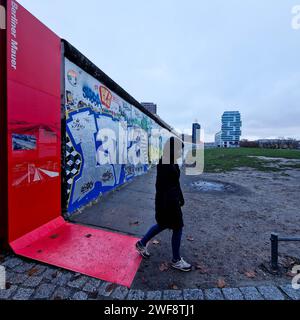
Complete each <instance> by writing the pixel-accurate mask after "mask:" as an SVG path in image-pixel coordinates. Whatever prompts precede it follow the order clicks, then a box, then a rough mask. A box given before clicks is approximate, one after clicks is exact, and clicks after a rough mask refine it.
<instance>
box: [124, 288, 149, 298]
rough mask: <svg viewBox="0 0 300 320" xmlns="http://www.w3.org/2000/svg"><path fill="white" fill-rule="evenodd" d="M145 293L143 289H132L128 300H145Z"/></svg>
mask: <svg viewBox="0 0 300 320" xmlns="http://www.w3.org/2000/svg"><path fill="white" fill-rule="evenodd" d="M144 297H145V293H144V292H143V291H141V290H130V291H129V293H128V296H127V300H144Z"/></svg>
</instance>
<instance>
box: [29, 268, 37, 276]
mask: <svg viewBox="0 0 300 320" xmlns="http://www.w3.org/2000/svg"><path fill="white" fill-rule="evenodd" d="M38 272H39V270H38V269H37V268H32V269H30V270H29V271H28V272H27V274H28V275H29V277H32V276H33V275H34V274H36V273H38Z"/></svg>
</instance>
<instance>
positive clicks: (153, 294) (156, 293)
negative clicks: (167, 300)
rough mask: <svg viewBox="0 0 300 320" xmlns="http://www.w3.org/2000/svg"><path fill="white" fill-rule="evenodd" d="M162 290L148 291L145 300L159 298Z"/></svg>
mask: <svg viewBox="0 0 300 320" xmlns="http://www.w3.org/2000/svg"><path fill="white" fill-rule="evenodd" d="M161 298H162V292H161V291H148V292H147V296H146V300H161Z"/></svg>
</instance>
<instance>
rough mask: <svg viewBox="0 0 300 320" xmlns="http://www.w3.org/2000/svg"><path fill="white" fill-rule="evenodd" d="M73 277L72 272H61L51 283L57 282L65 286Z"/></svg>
mask: <svg viewBox="0 0 300 320" xmlns="http://www.w3.org/2000/svg"><path fill="white" fill-rule="evenodd" d="M72 277H73V274H72V273H71V272H59V274H58V275H57V277H55V278H53V279H52V281H51V283H52V284H56V285H58V286H61V287H63V286H65V285H66V284H67V283H68V282H69V281H70V280H71V279H72Z"/></svg>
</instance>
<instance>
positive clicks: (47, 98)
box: [7, 0, 61, 242]
mask: <svg viewBox="0 0 300 320" xmlns="http://www.w3.org/2000/svg"><path fill="white" fill-rule="evenodd" d="M7 15H8V21H7V22H8V28H7V78H8V81H7V113H8V115H7V117H8V136H7V138H8V140H7V141H8V205H9V209H8V224H9V241H10V242H11V241H14V240H16V239H17V238H19V237H22V236H23V235H25V234H26V233H28V232H31V231H32V230H34V229H36V228H38V227H40V226H42V225H43V224H45V223H48V222H49V221H51V220H53V219H55V218H57V217H59V216H60V215H61V200H60V199H61V191H60V188H61V181H60V162H61V151H60V150H61V142H60V140H61V138H60V137H61V126H60V75H61V47H60V46H61V41H60V38H59V37H57V36H56V35H55V34H54V33H53V32H52V31H50V30H49V29H48V28H47V27H45V26H44V25H43V24H42V23H41V22H40V21H38V20H37V19H36V18H35V17H33V16H32V15H31V14H30V13H29V12H28V11H27V10H25V9H24V8H23V7H22V6H20V5H19V4H18V3H17V2H16V1H13V0H8V1H7ZM13 139H14V142H13Z"/></svg>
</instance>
